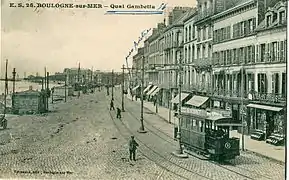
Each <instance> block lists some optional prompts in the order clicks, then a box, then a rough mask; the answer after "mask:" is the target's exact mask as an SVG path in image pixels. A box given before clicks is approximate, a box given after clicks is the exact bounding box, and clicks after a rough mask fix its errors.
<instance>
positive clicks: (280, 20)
mask: <svg viewBox="0 0 289 180" xmlns="http://www.w3.org/2000/svg"><path fill="white" fill-rule="evenodd" d="M285 22H286V17H285V11H281V12H279V23H280V24H284V23H285Z"/></svg>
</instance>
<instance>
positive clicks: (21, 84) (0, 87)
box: [0, 81, 60, 94]
mask: <svg viewBox="0 0 289 180" xmlns="http://www.w3.org/2000/svg"><path fill="white" fill-rule="evenodd" d="M29 86H32V89H33V90H38V91H40V90H41V87H42V86H41V84H38V83H33V82H29V81H16V82H15V92H21V91H26V90H28V89H29ZM54 86H60V85H59V84H55V83H54V84H51V83H50V84H49V88H50V89H51V88H52V87H54ZM4 91H5V81H0V94H3V93H4ZM12 92H13V82H12V81H11V82H10V81H8V93H9V94H11V93H12Z"/></svg>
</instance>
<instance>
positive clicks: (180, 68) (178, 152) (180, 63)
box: [173, 31, 188, 158]
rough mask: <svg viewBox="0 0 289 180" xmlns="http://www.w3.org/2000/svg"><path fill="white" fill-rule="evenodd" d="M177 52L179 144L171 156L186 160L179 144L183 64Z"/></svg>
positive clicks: (179, 139) (178, 136)
mask: <svg viewBox="0 0 289 180" xmlns="http://www.w3.org/2000/svg"><path fill="white" fill-rule="evenodd" d="M179 33H180V31H178V32H177V34H178V35H179ZM177 42H178V45H179V37H178V39H177ZM179 52H180V58H179V68H178V76H179V82H178V85H179V104H178V132H177V139H178V142H179V146H178V149H177V150H176V152H174V153H173V154H174V155H175V156H177V157H179V158H187V157H188V156H187V155H186V154H184V153H183V148H182V144H181V131H180V130H181V128H180V127H181V120H182V115H181V114H182V70H183V64H182V63H183V62H182V55H181V53H182V52H181V50H180V47H179Z"/></svg>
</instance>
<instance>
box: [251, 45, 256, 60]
mask: <svg viewBox="0 0 289 180" xmlns="http://www.w3.org/2000/svg"><path fill="white" fill-rule="evenodd" d="M255 55H256V54H255V45H253V46H252V61H251V62H252V63H255V62H256V60H255V58H256V57H255Z"/></svg>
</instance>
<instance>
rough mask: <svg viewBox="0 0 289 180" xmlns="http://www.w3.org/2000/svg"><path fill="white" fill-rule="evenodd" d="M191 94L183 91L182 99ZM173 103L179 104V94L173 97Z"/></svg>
mask: <svg viewBox="0 0 289 180" xmlns="http://www.w3.org/2000/svg"><path fill="white" fill-rule="evenodd" d="M189 95H190V94H188V93H181V100H182V101H183V100H184V99H186V97H188V96H189ZM171 103H175V104H178V103H179V94H178V95H177V96H176V97H175V98H174V99H172V101H171Z"/></svg>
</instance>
